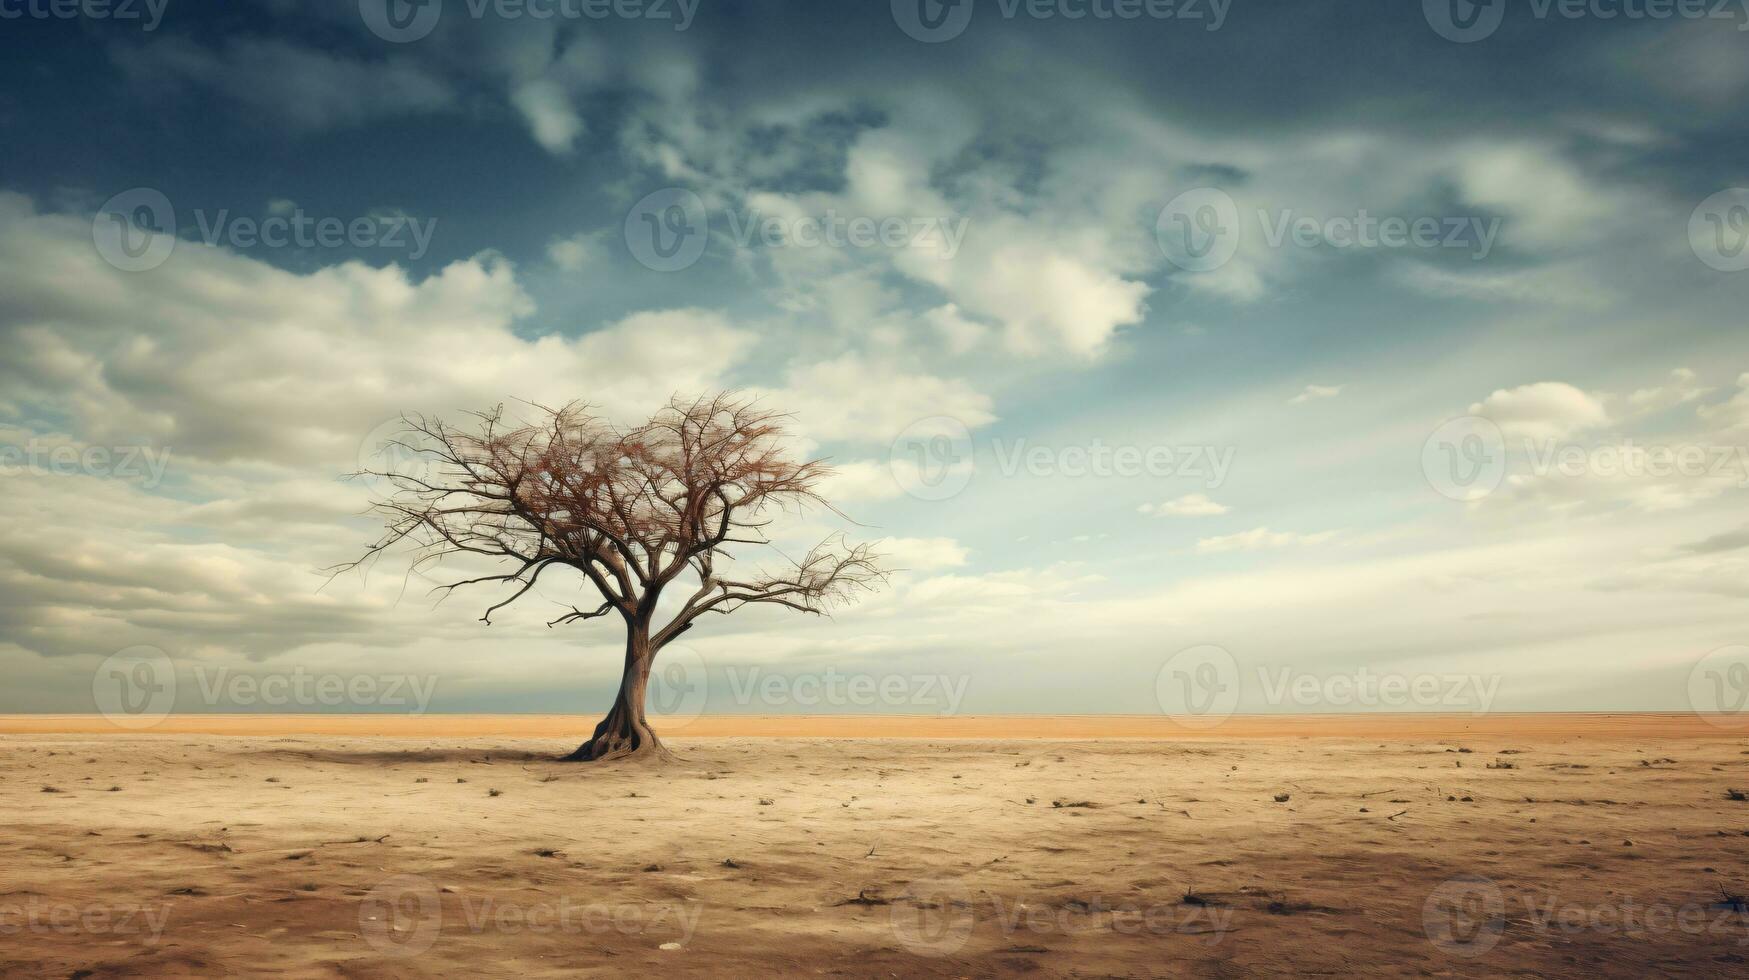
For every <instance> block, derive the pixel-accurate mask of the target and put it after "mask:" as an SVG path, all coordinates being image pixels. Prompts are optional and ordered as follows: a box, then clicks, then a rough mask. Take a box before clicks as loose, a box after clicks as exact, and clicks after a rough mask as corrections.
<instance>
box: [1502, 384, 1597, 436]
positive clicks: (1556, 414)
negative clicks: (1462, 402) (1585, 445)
mask: <svg viewBox="0 0 1749 980" xmlns="http://www.w3.org/2000/svg"><path fill="white" fill-rule="evenodd" d="M1470 414H1471V415H1479V416H1482V417H1483V418H1486V419H1488V420H1490V421H1492V422H1493V423H1494V424H1496V425H1498V426H1500V431H1501V432H1503V433H1505V434H1506V435H1507V436H1508V437H1509V438H1510V437H1517V438H1523V439H1530V440H1536V441H1542V440H1548V439H1565V438H1567V437H1569V436H1571V435H1573V434H1574V433H1577V432H1582V431H1585V430H1588V429H1596V428H1600V427H1602V426H1605V425H1608V424H1609V412H1608V411H1607V410H1606V409H1605V408H1604V407H1603V402H1602V401H1600V400H1599V399H1598V398H1597V397H1596V396H1594V395H1590V394H1587V393H1585V392H1583V391H1580V390H1579V389H1578V388H1575V387H1573V386H1572V385H1570V384H1566V383H1565V382H1560V381H1541V382H1537V383H1536V384H1528V385H1521V386H1519V387H1517V388H1511V389H1507V388H1502V389H1500V390H1498V391H1495V392H1494V393H1493V394H1491V395H1489V396H1488V397H1487V398H1485V399H1483V400H1482V401H1479V402H1477V403H1475V404H1474V405H1471V406H1470Z"/></svg>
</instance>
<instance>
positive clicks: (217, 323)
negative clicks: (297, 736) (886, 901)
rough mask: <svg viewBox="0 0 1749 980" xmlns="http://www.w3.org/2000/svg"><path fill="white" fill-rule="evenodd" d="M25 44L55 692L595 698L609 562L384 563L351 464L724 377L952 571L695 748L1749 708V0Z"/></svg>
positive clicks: (814, 535) (965, 8) (190, 11)
mask: <svg viewBox="0 0 1749 980" xmlns="http://www.w3.org/2000/svg"><path fill="white" fill-rule="evenodd" d="M0 48H3V49H4V57H0V133H3V134H4V139H0V499H4V500H5V501H6V504H5V507H6V518H7V519H6V520H5V522H4V523H3V524H0V669H3V670H4V671H5V673H6V675H7V676H8V678H9V683H8V684H6V685H4V686H3V688H0V711H12V712H18V711H52V712H77V711H91V710H94V706H95V708H97V709H102V710H105V711H108V710H110V708H108V707H106V701H105V698H106V697H109V698H112V699H113V697H115V692H114V691H113V690H109V689H108V688H106V685H110V684H112V683H114V679H115V678H117V677H122V678H124V681H123V683H124V684H125V678H126V677H133V676H138V675H136V674H132V673H129V671H132V670H133V669H134V668H136V667H138V666H139V665H140V664H145V665H146V666H147V667H148V668H151V669H162V670H166V671H168V673H165V674H163V675H162V676H161V677H160V678H159V679H160V680H161V681H164V683H159V684H156V685H155V686H154V687H153V688H152V690H153V691H155V692H157V694H158V695H159V698H158V700H157V701H156V702H154V703H155V704H158V705H159V706H161V707H163V708H164V710H171V709H173V710H176V711H188V712H201V711H253V710H290V711H300V710H326V711H409V710H416V711H443V712H460V711H487V712H563V713H573V712H574V713H580V714H591V713H595V712H599V711H601V710H603V709H604V708H605V706H606V704H607V703H608V700H609V699H610V696H611V691H612V689H613V687H614V686H615V684H616V683H617V680H618V670H619V666H620V656H621V651H622V645H623V639H622V637H621V635H620V634H619V632H618V627H617V625H616V624H615V623H613V622H609V621H606V620H596V621H591V622H588V623H583V624H575V625H570V626H566V627H562V628H557V629H553V628H548V627H547V626H546V623H547V621H548V620H550V619H552V618H553V617H554V616H555V615H557V614H558V613H557V612H555V610H557V611H558V612H563V611H565V610H566V609H568V608H569V607H570V606H571V605H572V604H573V603H576V604H581V603H582V602H584V601H587V595H586V593H585V590H584V587H583V586H582V584H581V583H580V582H574V581H560V580H559V579H557V578H553V579H551V580H550V581H548V580H543V582H542V584H541V587H540V589H539V590H538V591H537V592H536V593H531V594H530V596H528V597H526V598H525V599H524V600H523V601H522V602H521V603H519V604H518V605H517V606H515V607H513V608H511V609H509V610H506V611H505V612H503V613H500V614H499V615H497V616H495V617H494V622H493V624H492V625H490V626H487V625H485V624H483V623H481V622H479V620H478V617H479V614H480V613H481V612H482V611H483V610H484V608H485V607H486V606H487V605H489V604H491V603H492V602H494V601H496V600H497V599H499V598H502V597H503V596H502V595H501V594H498V593H494V592H492V591H491V590H485V591H476V592H472V593H469V592H463V593H460V594H457V595H455V596H453V597H451V598H449V599H447V600H445V601H443V602H441V603H438V602H436V601H435V597H434V596H432V595H431V594H430V593H429V591H428V590H429V587H430V586H431V585H432V584H434V583H433V582H431V581H427V580H424V579H421V578H419V577H409V576H408V574H407V570H406V568H405V567H400V568H397V567H394V563H393V562H392V561H385V562H382V563H379V564H378V565H376V566H375V567H373V568H372V569H370V571H369V573H368V574H360V573H350V574H345V575H340V576H335V577H331V576H330V575H329V574H328V573H326V572H325V571H324V569H328V568H330V567H331V566H334V565H335V564H337V563H341V562H345V561H348V560H350V559H353V558H356V557H358V555H359V554H360V553H361V552H362V550H363V548H364V546H365V545H366V544H368V543H369V542H370V541H371V540H372V538H373V536H374V531H375V529H376V527H377V522H376V521H375V520H374V519H373V518H372V517H370V516H369V514H368V513H367V512H366V511H367V508H368V506H369V504H370V502H371V500H372V498H373V494H378V493H380V492H382V491H383V489H384V488H383V487H382V486H380V485H378V484H376V483H374V482H373V481H371V480H356V479H352V480H349V479H346V478H345V475H346V474H348V473H351V472H353V471H355V470H359V469H361V468H371V467H373V466H374V465H375V464H376V463H377V462H379V461H380V459H381V457H380V456H379V455H378V453H377V450H378V448H379V447H380V446H381V444H382V442H383V440H384V439H385V438H387V437H388V436H390V435H392V434H393V431H394V429H395V425H396V420H397V419H398V418H399V416H400V415H401V413H403V412H426V413H434V414H437V415H440V416H442V417H445V418H450V419H460V418H462V417H464V416H463V414H462V413H465V412H467V411H472V410H480V409H485V408H489V407H491V406H493V405H496V404H500V403H506V404H509V405H510V406H511V407H512V410H513V411H514V410H515V409H516V406H519V405H521V406H526V404H527V403H562V402H566V401H570V400H573V399H576V400H582V401H585V402H588V403H589V404H591V405H594V406H596V407H597V408H598V409H599V410H600V411H602V412H603V413H605V414H607V415H609V416H610V417H613V418H616V419H623V420H627V421H635V420H637V419H639V418H642V417H645V416H647V415H648V413H649V412H650V411H651V410H653V409H654V408H655V407H657V406H658V405H660V404H661V403H662V402H664V401H666V400H667V398H668V397H669V396H670V395H672V394H674V393H685V394H694V393H699V392H708V391H714V390H719V389H728V388H733V389H740V390H743V391H745V392H748V393H749V394H751V395H754V396H757V397H758V398H760V399H761V400H762V403H763V404H766V405H768V406H770V407H772V408H774V409H777V410H781V411H784V412H788V413H793V417H794V423H793V425H794V429H795V432H796V450H797V452H798V453H802V454H806V455H809V456H820V457H825V458H828V459H830V460H831V461H832V463H833V464H834V466H835V467H836V471H835V474H834V475H833V477H832V478H831V481H830V483H829V484H828V486H827V488H826V489H827V492H828V495H829V496H830V498H831V499H832V501H833V502H834V503H835V504H836V505H837V506H838V508H839V509H840V510H841V511H842V512H843V513H844V514H845V515H847V518H848V520H841V519H839V518H837V517H835V516H833V515H831V514H829V513H823V512H811V513H806V514H799V515H795V517H794V518H793V520H791V521H790V522H788V523H787V524H786V525H785V526H784V527H783V528H781V529H780V530H779V532H778V533H779V539H780V544H782V545H783V546H784V547H786V548H787V547H800V548H803V549H805V547H806V543H807V542H809V541H812V540H817V539H818V538H820V537H821V536H823V535H826V534H829V533H833V532H835V531H840V530H842V531H845V532H847V533H848V534H850V535H851V536H852V537H853V538H855V539H857V540H866V541H875V542H879V547H880V549H881V550H882V551H883V552H885V553H886V554H887V555H888V557H889V565H890V567H891V568H892V569H894V571H893V574H892V576H891V578H890V581H889V582H888V583H887V585H886V587H885V588H884V589H883V590H882V591H881V592H879V593H878V594H876V595H873V596H870V597H868V598H866V599H864V600H863V601H862V602H860V603H858V604H857V605H855V606H853V607H849V608H843V609H839V610H837V611H835V612H834V614H833V615H832V616H831V617H809V616H801V615H797V614H794V613H791V612H789V611H787V610H781V609H774V610H759V609H753V610H747V611H745V612H744V613H740V614H737V615H736V616H734V617H729V618H721V619H715V621H713V622H709V623H706V624H703V625H701V626H700V627H699V628H697V629H695V630H693V631H692V632H691V633H690V634H688V635H687V637H685V639H684V643H683V644H677V645H676V647H673V648H670V649H669V650H667V651H664V654H663V662H659V663H658V681H659V682H660V683H659V685H658V686H659V687H660V684H661V683H667V684H669V685H670V687H672V688H673V690H671V691H668V692H667V694H666V695H663V698H662V699H663V701H664V703H663V704H662V705H658V706H657V713H658V715H660V714H662V713H664V712H667V713H668V714H669V715H670V716H671V717H672V718H673V720H674V722H675V724H676V725H678V724H680V723H682V722H684V720H685V719H686V717H687V716H689V715H696V714H697V713H700V712H711V713H719V712H726V713H735V712H754V713H783V712H789V711H809V712H831V711H895V712H905V713H924V714H937V713H956V712H957V713H979V714H982V713H1002V712H1017V713H1056V712H1064V713H1129V714H1152V713H1161V712H1165V713H1167V714H1169V715H1172V716H1174V717H1186V716H1189V717H1192V720H1193V721H1194V720H1197V719H1201V720H1210V719H1214V720H1218V719H1219V718H1221V717H1224V716H1225V715H1226V714H1227V713H1230V712H1233V711H1242V712H1251V711H1326V710H1447V711H1483V710H1495V711H1499V710H1616V709H1643V710H1672V711H1686V710H1703V711H1718V710H1726V711H1730V710H1740V709H1742V708H1743V707H1744V706H1745V705H1744V697H1745V695H1749V647H1745V646H1744V644H1749V615H1746V613H1749V521H1746V520H1745V513H1746V511H1745V510H1744V507H1743V500H1744V489H1745V487H1749V331H1746V330H1745V324H1744V317H1743V311H1744V310H1745V308H1746V305H1749V304H1746V302H1745V301H1746V300H1749V272H1745V271H1744V270H1745V269H1746V268H1749V250H1745V241H1746V240H1749V190H1745V189H1744V188H1745V187H1746V186H1749V173H1745V169H1744V168H1745V164H1744V161H1745V160H1746V159H1749V153H1746V152H1745V151H1746V150H1749V140H1746V139H1745V137H1746V135H1749V5H1736V4H1706V5H1694V4H1675V5H1663V6H1660V5H1658V4H1656V3H1653V4H1650V5H1648V4H1646V3H1643V2H1640V0H1588V2H1586V3H1552V2H1551V3H1524V4H1519V3H1504V2H1496V3H1493V4H1483V5H1472V4H1470V3H1469V2H1468V0H1426V2H1425V3H1412V2H1383V0H1379V2H1373V0H1329V2H1320V0H1308V2H1304V3H1294V4H1276V3H1271V4H1264V3H1257V2H1246V0H1219V2H1216V0H1176V2H1167V0H1153V2H1148V0H1031V2H1021V0H959V2H958V3H954V4H948V5H945V6H944V5H942V4H940V3H938V2H937V0H892V2H891V3H886V2H872V0H838V2H821V3H795V2H791V3H779V2H764V0H748V2H735V3H729V2H724V0H716V2H713V0H685V2H682V0H642V2H639V0H620V2H618V3H609V2H585V0H528V2H527V3H521V2H514V0H424V2H423V3H421V4H417V5H408V4H406V3H405V2H404V0H353V2H347V0H312V2H303V3H294V2H291V0H233V2H230V3H197V2H194V0H152V2H151V3H148V2H146V0H127V2H125V3H124V2H121V0H116V2H113V3H104V2H99V0H78V2H74V0H64V2H62V3H59V4H51V3H50V2H48V0H0ZM118 665H120V667H122V668H125V670H121V671H120V672H118ZM665 670H666V673H664V671H665ZM701 679H702V681H703V684H702V686H701V685H700V684H699V683H697V682H698V681H700V680H701ZM166 687H168V688H169V689H170V694H169V696H168V697H169V700H168V701H166V700H165V699H164V697H163V692H162V690H160V689H163V688H166ZM391 689H392V693H391ZM268 692H272V693H268ZM336 692H341V693H336ZM408 692H416V693H414V694H409V693H408ZM124 693H125V692H124ZM659 693H661V692H659ZM669 702H672V703H669ZM126 711H127V712H133V711H135V708H134V707H130V708H127V709H126ZM659 727H660V724H659Z"/></svg>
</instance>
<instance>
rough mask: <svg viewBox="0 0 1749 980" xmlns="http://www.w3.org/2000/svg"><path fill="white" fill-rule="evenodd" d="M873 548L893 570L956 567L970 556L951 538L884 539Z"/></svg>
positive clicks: (925, 569) (927, 569)
mask: <svg viewBox="0 0 1749 980" xmlns="http://www.w3.org/2000/svg"><path fill="white" fill-rule="evenodd" d="M873 547H874V549H875V550H876V551H878V552H880V554H881V555H882V556H883V558H884V559H885V560H886V563H887V564H888V566H889V567H890V568H892V569H894V570H901V569H902V570H905V571H934V570H937V569H942V568H957V567H959V566H962V565H964V564H965V563H966V558H967V556H968V555H969V554H970V552H969V551H968V550H967V549H966V547H965V546H964V545H962V544H960V543H959V542H958V541H955V540H954V539H952V538H882V539H881V540H879V541H876V542H874V544H873Z"/></svg>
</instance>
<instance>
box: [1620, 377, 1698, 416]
mask: <svg viewBox="0 0 1749 980" xmlns="http://www.w3.org/2000/svg"><path fill="white" fill-rule="evenodd" d="M1698 377H1699V376H1698V375H1696V374H1695V373H1694V372H1693V371H1690V370H1689V369H1687V368H1677V369H1676V370H1674V371H1671V372H1670V380H1669V381H1668V382H1667V383H1665V384H1662V385H1658V386H1655V387H1651V388H1640V389H1638V390H1637V391H1635V392H1634V393H1633V394H1631V395H1629V396H1628V404H1629V405H1630V406H1631V407H1632V408H1633V409H1634V410H1635V411H1637V412H1657V411H1662V410H1664V409H1667V408H1674V407H1675V406H1677V405H1687V404H1689V403H1691V402H1694V401H1698V400H1699V399H1701V398H1705V397H1706V396H1707V395H1709V394H1711V393H1712V391H1713V389H1711V388H1707V387H1703V386H1702V385H1700V384H1699V382H1698Z"/></svg>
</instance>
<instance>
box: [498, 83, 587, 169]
mask: <svg viewBox="0 0 1749 980" xmlns="http://www.w3.org/2000/svg"><path fill="white" fill-rule="evenodd" d="M510 104H511V105H513V106H515V107H516V111H517V112H520V113H521V114H522V117H523V119H525V120H527V121H528V128H529V130H530V131H531V132H532V133H533V134H534V139H535V142H537V143H539V144H540V145H541V146H542V147H544V148H545V149H546V150H547V151H548V152H551V153H561V154H562V153H569V152H571V148H572V146H573V145H574V144H575V143H576V142H577V137H579V136H581V135H583V133H584V132H585V131H587V129H588V127H587V125H585V124H584V122H583V117H582V116H580V115H578V114H577V110H576V108H575V107H574V106H572V105H571V102H570V99H568V98H567V97H566V95H565V92H564V90H563V89H561V88H560V87H559V86H558V85H556V84H554V83H553V82H551V81H548V80H545V79H540V80H536V81H532V82H525V83H523V84H522V85H520V86H518V87H517V88H516V89H515V90H514V91H513V92H511V93H510Z"/></svg>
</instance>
